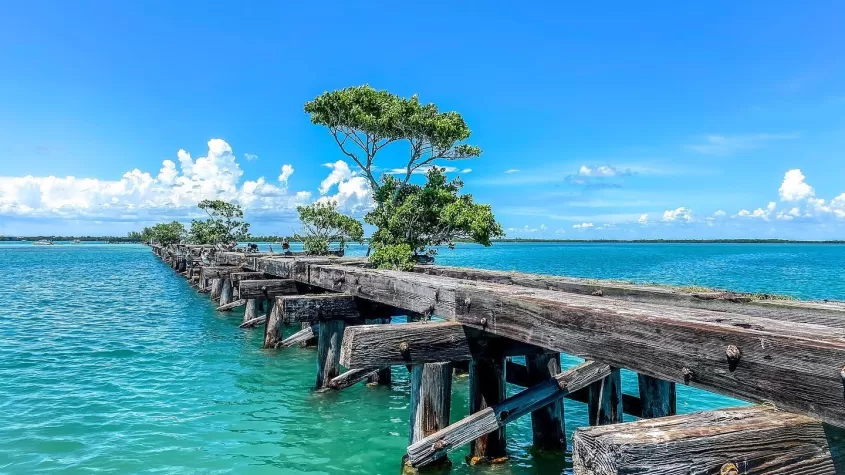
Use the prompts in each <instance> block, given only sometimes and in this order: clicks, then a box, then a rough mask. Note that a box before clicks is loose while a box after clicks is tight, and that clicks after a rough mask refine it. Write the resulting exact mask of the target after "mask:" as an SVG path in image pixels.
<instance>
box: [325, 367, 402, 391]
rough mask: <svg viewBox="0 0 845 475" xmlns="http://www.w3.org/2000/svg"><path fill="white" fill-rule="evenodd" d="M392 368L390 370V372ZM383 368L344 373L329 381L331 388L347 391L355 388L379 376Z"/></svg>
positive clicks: (361, 369) (353, 370)
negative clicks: (372, 377)
mask: <svg viewBox="0 0 845 475" xmlns="http://www.w3.org/2000/svg"><path fill="white" fill-rule="evenodd" d="M389 369H390V368H388V370H389ZM379 371H381V368H357V369H350V370H349V371H346V372H344V373H342V374H341V375H340V376H335V377H334V378H332V380H331V381H329V387H330V388H332V389H346V388H348V387H350V386H353V385H355V384H357V383H359V382H361V381H363V380H365V379H367V378H369V377H370V376H372V375H374V374H378V372H379Z"/></svg>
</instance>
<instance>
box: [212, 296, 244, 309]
mask: <svg viewBox="0 0 845 475" xmlns="http://www.w3.org/2000/svg"><path fill="white" fill-rule="evenodd" d="M246 304H247V301H246V300H244V299H238V300H233V301H231V302H229V303H227V304H225V305H224V304H223V298H222V297H221V298H220V306H219V307H217V311H218V312H226V311H229V310H232V309H235V308H238V307H243V306H244V305H246Z"/></svg>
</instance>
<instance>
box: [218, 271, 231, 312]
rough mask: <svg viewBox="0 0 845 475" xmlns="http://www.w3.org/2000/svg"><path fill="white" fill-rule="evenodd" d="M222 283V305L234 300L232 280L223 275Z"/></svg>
mask: <svg viewBox="0 0 845 475" xmlns="http://www.w3.org/2000/svg"><path fill="white" fill-rule="evenodd" d="M220 280H222V283H221V284H220V306H221V307H222V306H225V305H228V304H229V303H231V302H232V298H233V295H234V294H233V289H232V280H231V279H230V278H228V277H223V278H222V279H220Z"/></svg>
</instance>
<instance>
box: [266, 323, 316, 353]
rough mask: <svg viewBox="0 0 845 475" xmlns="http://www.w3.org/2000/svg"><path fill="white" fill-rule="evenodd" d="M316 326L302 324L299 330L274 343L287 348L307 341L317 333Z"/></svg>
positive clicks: (278, 346)
mask: <svg viewBox="0 0 845 475" xmlns="http://www.w3.org/2000/svg"><path fill="white" fill-rule="evenodd" d="M316 327H317V325H316V324H315V325H304V326H303V327H302V329H301V330H299V331H298V332H296V333H294V334H293V335H291V336H289V337H287V338H285V339H284V340H282V341H281V342H280V343H279V344H278V345H276V347H277V348H289V347H291V346H293V345H298V344H300V343H303V342H307V341H309V340H311V339H313V338H314V336H315V335H316V334H317V332H316Z"/></svg>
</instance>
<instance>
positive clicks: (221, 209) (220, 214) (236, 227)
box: [190, 200, 249, 244]
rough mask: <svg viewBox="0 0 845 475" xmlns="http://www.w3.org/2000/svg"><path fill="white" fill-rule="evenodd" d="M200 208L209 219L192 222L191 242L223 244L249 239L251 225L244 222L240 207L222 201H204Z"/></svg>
mask: <svg viewBox="0 0 845 475" xmlns="http://www.w3.org/2000/svg"><path fill="white" fill-rule="evenodd" d="M198 206H199V208H200V209H201V210H203V211H205V212H206V214H208V218H207V219H206V220H204V221H202V220H197V219H195V220H193V221H191V231H190V240H191V242H193V243H195V244H221V243H230V242H238V241H245V240H247V239H249V223H247V222H245V221H244V220H243V217H244V213H243V211H241V207H240V206H238V205H236V204H232V203H227V202H225V201H222V200H203V201H201V202H200V203H199V205H198Z"/></svg>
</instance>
